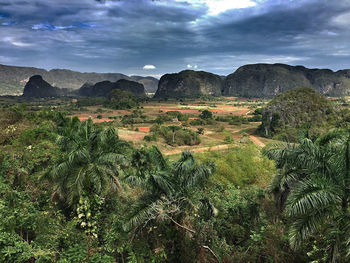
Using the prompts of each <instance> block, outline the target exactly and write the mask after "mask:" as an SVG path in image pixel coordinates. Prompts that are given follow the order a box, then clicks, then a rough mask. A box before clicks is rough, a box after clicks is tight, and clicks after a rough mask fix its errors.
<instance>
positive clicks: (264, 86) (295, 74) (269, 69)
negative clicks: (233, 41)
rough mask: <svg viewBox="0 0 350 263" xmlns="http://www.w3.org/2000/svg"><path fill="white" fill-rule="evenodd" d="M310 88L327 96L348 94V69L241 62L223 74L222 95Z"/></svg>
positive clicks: (271, 93)
mask: <svg viewBox="0 0 350 263" xmlns="http://www.w3.org/2000/svg"><path fill="white" fill-rule="evenodd" d="M303 87H304V88H314V89H316V90H317V91H318V92H320V93H321V94H324V95H329V96H343V95H349V94H350V73H349V70H342V71H337V72H333V71H332V70H329V69H308V68H305V67H302V66H289V65H285V64H252V65H245V66H242V67H240V68H239V69H237V70H236V72H234V73H233V74H230V75H228V76H227V78H226V80H225V85H224V90H223V95H226V96H239V97H273V96H275V95H277V94H279V93H281V92H284V91H287V90H291V89H295V88H303Z"/></svg>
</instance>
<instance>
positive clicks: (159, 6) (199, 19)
mask: <svg viewBox="0 0 350 263" xmlns="http://www.w3.org/2000/svg"><path fill="white" fill-rule="evenodd" d="M252 63H286V64H290V65H304V66H306V67H312V68H330V69H333V70H339V69H345V68H350V0H153V1H152V0H0V64H6V65H17V66H32V67H40V68H45V69H52V68H67V69H72V70H77V71H82V72H120V73H124V74H127V75H134V74H135V75H143V76H146V75H147V76H155V77H160V76H161V75H163V74H165V73H172V72H179V71H181V70H184V69H192V70H204V71H209V72H213V73H216V74H220V75H227V74H230V73H232V72H234V71H235V70H236V69H237V68H238V67H240V66H242V65H245V64H252Z"/></svg>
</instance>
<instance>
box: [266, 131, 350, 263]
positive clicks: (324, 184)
mask: <svg viewBox="0 0 350 263" xmlns="http://www.w3.org/2000/svg"><path fill="white" fill-rule="evenodd" d="M267 155H268V156H269V157H270V158H271V159H274V160H275V161H276V165H277V168H279V174H278V175H276V176H275V179H274V181H273V184H272V189H273V190H274V193H275V194H276V195H275V196H277V197H278V201H279V202H280V203H281V204H282V206H283V205H284V204H285V208H284V210H285V211H286V213H287V215H288V216H289V218H290V220H291V222H292V223H291V226H290V228H289V239H290V242H291V245H292V246H293V247H295V248H296V247H298V246H300V245H301V243H302V242H303V241H307V240H309V238H310V237H313V235H314V234H317V233H323V234H324V236H325V237H326V239H327V243H328V247H327V252H328V255H329V260H330V261H332V262H348V260H349V256H350V220H349V219H350V214H349V190H350V131H349V130H332V131H330V132H328V133H326V134H325V135H323V136H321V137H320V138H318V139H317V140H315V141H312V140H310V139H307V138H306V139H303V140H301V141H300V143H299V144H295V145H275V147H273V148H272V149H269V150H268V151H267ZM282 196H283V198H282ZM281 201H282V202H281Z"/></svg>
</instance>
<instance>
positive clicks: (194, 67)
mask: <svg viewBox="0 0 350 263" xmlns="http://www.w3.org/2000/svg"><path fill="white" fill-rule="evenodd" d="M187 68H193V69H197V68H198V65H191V64H187Z"/></svg>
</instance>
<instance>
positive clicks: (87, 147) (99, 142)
mask: <svg viewBox="0 0 350 263" xmlns="http://www.w3.org/2000/svg"><path fill="white" fill-rule="evenodd" d="M59 133H60V134H59V135H58V137H57V140H56V142H57V144H58V145H59V146H60V148H61V150H62V156H61V158H60V159H59V160H58V162H57V164H56V165H55V167H54V168H53V169H52V171H51V180H52V182H53V183H54V192H55V193H56V194H58V196H59V197H60V198H61V199H62V200H64V201H66V202H67V203H68V205H72V204H74V203H77V201H78V200H79V198H80V197H81V196H82V195H84V194H87V195H90V194H97V195H101V196H103V195H104V194H106V192H107V191H108V190H116V189H117V188H118V187H119V179H118V176H119V174H120V172H121V170H122V169H123V168H124V166H125V164H126V161H125V157H124V155H123V150H124V149H125V148H126V147H127V144H126V143H125V142H123V141H121V140H119V138H118V135H117V134H116V132H115V130H114V129H113V128H108V129H101V128H97V127H95V126H94V125H93V123H92V121H91V119H89V120H87V121H85V122H83V123H80V121H79V120H77V119H76V118H73V119H69V120H68V121H67V122H66V123H65V125H64V126H63V127H60V129H59Z"/></svg>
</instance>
